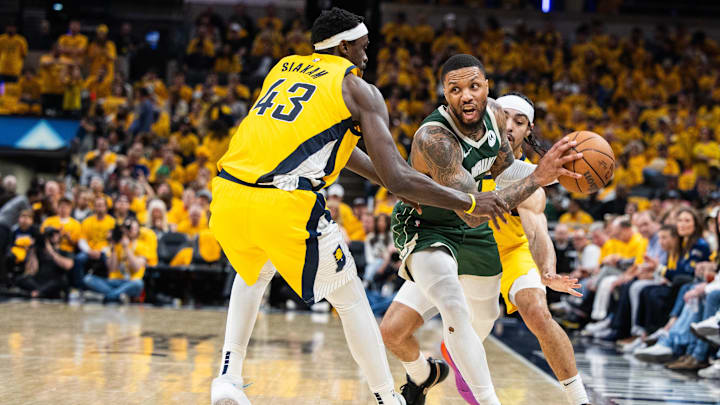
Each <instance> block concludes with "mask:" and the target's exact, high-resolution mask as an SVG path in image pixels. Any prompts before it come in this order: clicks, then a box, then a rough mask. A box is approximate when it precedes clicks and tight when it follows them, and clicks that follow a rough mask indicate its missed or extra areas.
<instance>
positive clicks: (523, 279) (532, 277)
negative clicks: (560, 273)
mask: <svg viewBox="0 0 720 405" xmlns="http://www.w3.org/2000/svg"><path fill="white" fill-rule="evenodd" d="M526 288H537V289H540V290H543V291H546V288H545V285H544V284H543V283H542V279H541V278H540V272H539V271H538V269H537V268H533V269H531V270H530V271H528V273H527V274H523V275H522V276H520V277H518V278H517V279H515V282H514V283H513V284H512V286H511V287H510V291H509V292H508V298H509V299H510V302H512V303H513V305H515V306H517V303H516V302H515V294H517V293H518V291H520V290H524V289H526Z"/></svg>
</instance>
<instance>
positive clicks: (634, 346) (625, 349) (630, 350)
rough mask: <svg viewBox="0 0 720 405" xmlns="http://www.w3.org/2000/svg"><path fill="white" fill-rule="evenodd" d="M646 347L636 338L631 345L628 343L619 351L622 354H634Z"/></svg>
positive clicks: (645, 344)
mask: <svg viewBox="0 0 720 405" xmlns="http://www.w3.org/2000/svg"><path fill="white" fill-rule="evenodd" d="M646 347H647V343H645V342H643V340H642V339H640V338H637V339H635V340H633V341H632V342H631V343H628V344H626V345H625V346H623V347H622V349H621V350H622V352H623V353H634V352H635V350H638V349H640V348H642V349H644V348H646Z"/></svg>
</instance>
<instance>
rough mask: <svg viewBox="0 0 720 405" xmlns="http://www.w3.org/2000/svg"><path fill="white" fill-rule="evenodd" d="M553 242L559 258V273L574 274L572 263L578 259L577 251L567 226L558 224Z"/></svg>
mask: <svg viewBox="0 0 720 405" xmlns="http://www.w3.org/2000/svg"><path fill="white" fill-rule="evenodd" d="M553 242H554V245H555V256H556V257H557V272H558V274H569V273H570V272H572V263H573V262H574V261H575V257H576V252H575V249H574V248H573V246H572V244H570V228H569V227H568V226H567V225H565V224H557V225H556V226H555V231H554V232H553Z"/></svg>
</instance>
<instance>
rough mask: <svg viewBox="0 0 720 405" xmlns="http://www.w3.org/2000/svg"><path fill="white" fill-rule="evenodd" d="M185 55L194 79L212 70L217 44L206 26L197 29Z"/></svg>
mask: <svg viewBox="0 0 720 405" xmlns="http://www.w3.org/2000/svg"><path fill="white" fill-rule="evenodd" d="M185 55H186V56H185V61H186V63H187V65H188V67H189V68H190V69H191V70H193V76H194V77H197V75H201V74H202V72H207V71H209V70H210V68H211V67H212V63H213V60H214V59H215V44H214V43H213V40H212V33H211V32H210V31H209V30H208V27H206V26H204V25H200V26H198V27H197V31H196V32H195V37H194V38H193V39H191V40H190V43H189V44H188V46H187V49H186V51H185Z"/></svg>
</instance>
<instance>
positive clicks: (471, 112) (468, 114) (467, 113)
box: [462, 105, 477, 120]
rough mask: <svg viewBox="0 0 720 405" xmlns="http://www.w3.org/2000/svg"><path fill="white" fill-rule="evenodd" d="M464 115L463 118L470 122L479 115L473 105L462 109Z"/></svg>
mask: <svg viewBox="0 0 720 405" xmlns="http://www.w3.org/2000/svg"><path fill="white" fill-rule="evenodd" d="M462 114H463V118H465V119H466V120H470V119H472V118H475V115H476V114H477V109H476V108H475V107H474V106H472V105H468V106H464V107H463V109H462Z"/></svg>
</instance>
